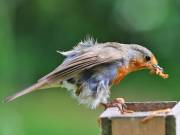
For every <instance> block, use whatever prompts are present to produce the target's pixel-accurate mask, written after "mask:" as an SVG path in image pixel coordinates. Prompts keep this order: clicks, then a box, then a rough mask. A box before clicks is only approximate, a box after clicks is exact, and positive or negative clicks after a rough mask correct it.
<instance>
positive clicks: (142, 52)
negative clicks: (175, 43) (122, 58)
mask: <svg viewBox="0 0 180 135" xmlns="http://www.w3.org/2000/svg"><path fill="white" fill-rule="evenodd" d="M129 47H130V50H131V51H130V52H129V53H130V56H131V57H130V68H131V70H132V71H135V70H140V69H149V70H150V72H151V73H153V74H156V75H159V76H161V77H162V78H164V79H166V78H168V74H165V73H164V70H163V68H161V67H160V66H159V65H158V61H157V59H156V57H155V56H154V54H153V53H152V52H151V51H150V50H148V49H147V48H145V47H143V46H140V45H129Z"/></svg>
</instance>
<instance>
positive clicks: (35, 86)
mask: <svg viewBox="0 0 180 135" xmlns="http://www.w3.org/2000/svg"><path fill="white" fill-rule="evenodd" d="M47 84H48V81H47V80H42V81H39V82H37V83H35V84H33V85H32V86H30V87H28V88H26V89H24V90H22V91H20V92H17V93H15V94H14V95H11V96H7V97H5V99H4V100H3V102H4V103H8V102H10V101H13V100H14V99H16V98H18V97H21V96H23V95H25V94H28V93H30V92H32V91H34V90H37V89H41V88H43V87H44V86H46V85H47Z"/></svg>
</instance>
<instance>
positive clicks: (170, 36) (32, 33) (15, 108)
mask: <svg viewBox="0 0 180 135" xmlns="http://www.w3.org/2000/svg"><path fill="white" fill-rule="evenodd" d="M87 34H90V35H93V36H94V37H95V38H97V40H98V41H99V42H107V41H117V42H121V43H136V44H141V45H144V46H146V47H148V48H149V49H150V50H152V51H153V52H154V53H155V55H156V56H157V58H158V60H159V63H160V65H161V66H162V67H164V68H165V71H166V72H167V73H169V74H170V78H169V79H167V80H163V79H161V78H160V77H157V76H152V75H149V73H148V71H146V70H145V71H141V72H137V73H134V74H131V75H129V76H128V77H127V78H125V80H123V81H122V82H121V84H120V85H119V86H115V87H113V90H112V98H115V97H124V98H125V99H126V100H127V101H146V100H153V101H155V100H179V98H180V90H179V89H180V83H179V76H180V70H179V69H180V61H179V57H180V52H179V49H180V47H179V46H180V1H179V0H158V1H157V0H69V1H68V0H46V1H45V0H0V99H1V100H2V99H3V98H4V97H5V96H6V95H9V94H12V93H14V92H16V91H18V90H21V89H22V88H25V87H27V86H29V85H30V84H32V83H34V82H35V81H36V80H37V79H38V78H40V77H42V76H44V75H45V74H47V73H48V72H50V71H52V70H53V69H54V68H55V67H56V66H57V65H58V64H60V63H61V61H62V60H63V57H62V56H60V55H59V54H57V53H56V52H55V51H56V50H64V51H65V50H68V49H71V48H72V47H73V46H74V45H76V44H77V43H78V42H79V41H80V40H83V39H84V37H85V36H86V35H87ZM102 111H103V109H102V108H99V109H96V110H90V109H88V108H87V107H85V106H82V105H78V103H77V102H76V101H75V100H74V99H72V98H71V96H70V94H69V93H68V92H67V91H66V90H65V89H47V90H42V91H36V92H34V93H32V94H29V95H26V96H24V97H21V98H19V99H17V100H16V101H15V102H12V103H9V104H2V103H1V104H0V135H60V134H61V135H64V134H65V135H74V134H77V135H84V134H86V135H97V134H99V127H98V124H97V121H96V120H97V118H98V116H99V115H100V113H101V112H102Z"/></svg>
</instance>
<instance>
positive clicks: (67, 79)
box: [5, 38, 168, 111]
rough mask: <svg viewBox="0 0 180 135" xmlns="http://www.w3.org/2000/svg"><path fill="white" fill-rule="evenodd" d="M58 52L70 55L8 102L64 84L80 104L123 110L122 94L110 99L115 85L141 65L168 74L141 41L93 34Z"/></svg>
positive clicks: (158, 73) (7, 99) (152, 71)
mask: <svg viewBox="0 0 180 135" xmlns="http://www.w3.org/2000/svg"><path fill="white" fill-rule="evenodd" d="M58 52H59V53H61V54H62V55H64V56H65V57H66V58H65V60H64V61H63V62H62V64H60V65H59V66H58V67H57V68H56V69H55V70H53V71H52V72H50V73H49V74H47V75H46V76H44V77H42V78H41V79H39V80H38V81H37V83H35V84H33V85H32V86H30V87H28V88H26V89H24V90H22V91H20V92H18V93H16V94H14V95H12V96H8V97H6V98H5V102H10V101H12V100H14V99H16V98H18V97H20V96H23V95H25V94H27V93H30V92H32V91H35V90H40V89H45V88H50V87H63V88H66V89H67V90H69V91H71V93H72V94H73V96H74V97H75V98H76V99H77V100H78V102H79V103H80V104H86V105H88V106H89V107H90V108H92V109H94V108H96V107H97V106H98V105H100V104H102V105H104V106H105V108H107V107H112V106H117V107H118V108H119V109H120V110H121V111H123V106H121V107H120V106H119V104H122V105H123V104H124V100H123V99H122V98H118V99H115V100H113V101H112V102H109V97H110V88H111V86H113V85H114V84H118V83H119V82H120V81H121V80H122V79H123V78H124V77H125V76H126V75H128V74H129V73H131V72H134V71H137V70H141V69H149V70H150V72H151V73H153V74H156V75H159V76H161V77H162V78H164V79H165V78H168V75H167V74H164V71H163V68H161V67H160V66H159V65H158V62H157V60H156V58H155V56H154V55H153V53H152V52H151V51H150V50H148V49H147V48H145V47H143V46H140V45H137V44H121V43H116V42H107V43H97V42H96V41H95V40H93V39H92V38H89V39H86V40H85V41H83V42H80V43H78V45H77V46H75V47H74V48H73V49H72V50H70V51H67V52H60V51H58Z"/></svg>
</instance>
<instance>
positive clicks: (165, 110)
mask: <svg viewBox="0 0 180 135" xmlns="http://www.w3.org/2000/svg"><path fill="white" fill-rule="evenodd" d="M170 112H171V109H170V108H167V109H162V110H156V111H152V112H151V113H150V115H149V116H147V117H145V118H143V119H142V120H141V122H142V123H146V122H148V121H149V120H151V119H153V118H154V117H155V116H156V115H158V114H167V113H170Z"/></svg>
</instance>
